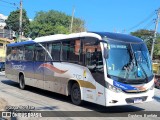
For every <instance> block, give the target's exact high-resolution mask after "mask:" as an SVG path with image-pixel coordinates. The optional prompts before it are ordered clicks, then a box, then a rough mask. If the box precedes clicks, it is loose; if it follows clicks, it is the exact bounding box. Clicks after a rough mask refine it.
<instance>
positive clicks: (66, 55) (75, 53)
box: [62, 39, 80, 62]
mask: <svg viewBox="0 0 160 120" xmlns="http://www.w3.org/2000/svg"><path fill="white" fill-rule="evenodd" d="M79 56H80V40H78V39H77V40H76V39H75V40H68V41H64V42H62V61H71V62H79Z"/></svg>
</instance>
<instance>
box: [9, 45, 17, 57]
mask: <svg viewBox="0 0 160 120" xmlns="http://www.w3.org/2000/svg"><path fill="white" fill-rule="evenodd" d="M10 59H11V60H18V54H17V48H16V47H14V48H12V52H11V55H10Z"/></svg>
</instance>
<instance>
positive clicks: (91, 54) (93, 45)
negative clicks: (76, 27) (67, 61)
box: [81, 37, 103, 67]
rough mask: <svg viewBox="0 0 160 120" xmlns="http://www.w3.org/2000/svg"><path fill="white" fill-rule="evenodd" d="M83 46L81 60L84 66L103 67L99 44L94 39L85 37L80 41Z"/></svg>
mask: <svg viewBox="0 0 160 120" xmlns="http://www.w3.org/2000/svg"><path fill="white" fill-rule="evenodd" d="M82 44H83V50H82V51H83V56H82V57H83V59H82V58H81V61H82V60H83V63H84V65H86V66H88V67H94V66H96V65H97V66H98V65H103V62H102V53H101V47H100V44H98V43H97V39H96V38H91V37H87V38H85V39H84V40H83V41H82Z"/></svg>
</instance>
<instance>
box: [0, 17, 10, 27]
mask: <svg viewBox="0 0 160 120" xmlns="http://www.w3.org/2000/svg"><path fill="white" fill-rule="evenodd" d="M7 18H8V17H7V16H5V15H3V14H0V29H4V27H5V26H6V22H5V20H6V19H7Z"/></svg>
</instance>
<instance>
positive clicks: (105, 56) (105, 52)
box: [104, 48, 109, 59]
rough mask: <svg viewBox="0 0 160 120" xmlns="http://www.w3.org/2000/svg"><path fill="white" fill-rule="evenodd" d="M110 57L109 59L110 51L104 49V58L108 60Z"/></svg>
mask: <svg viewBox="0 0 160 120" xmlns="http://www.w3.org/2000/svg"><path fill="white" fill-rule="evenodd" d="M108 57H109V51H108V49H107V48H104V58H105V59H108Z"/></svg>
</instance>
